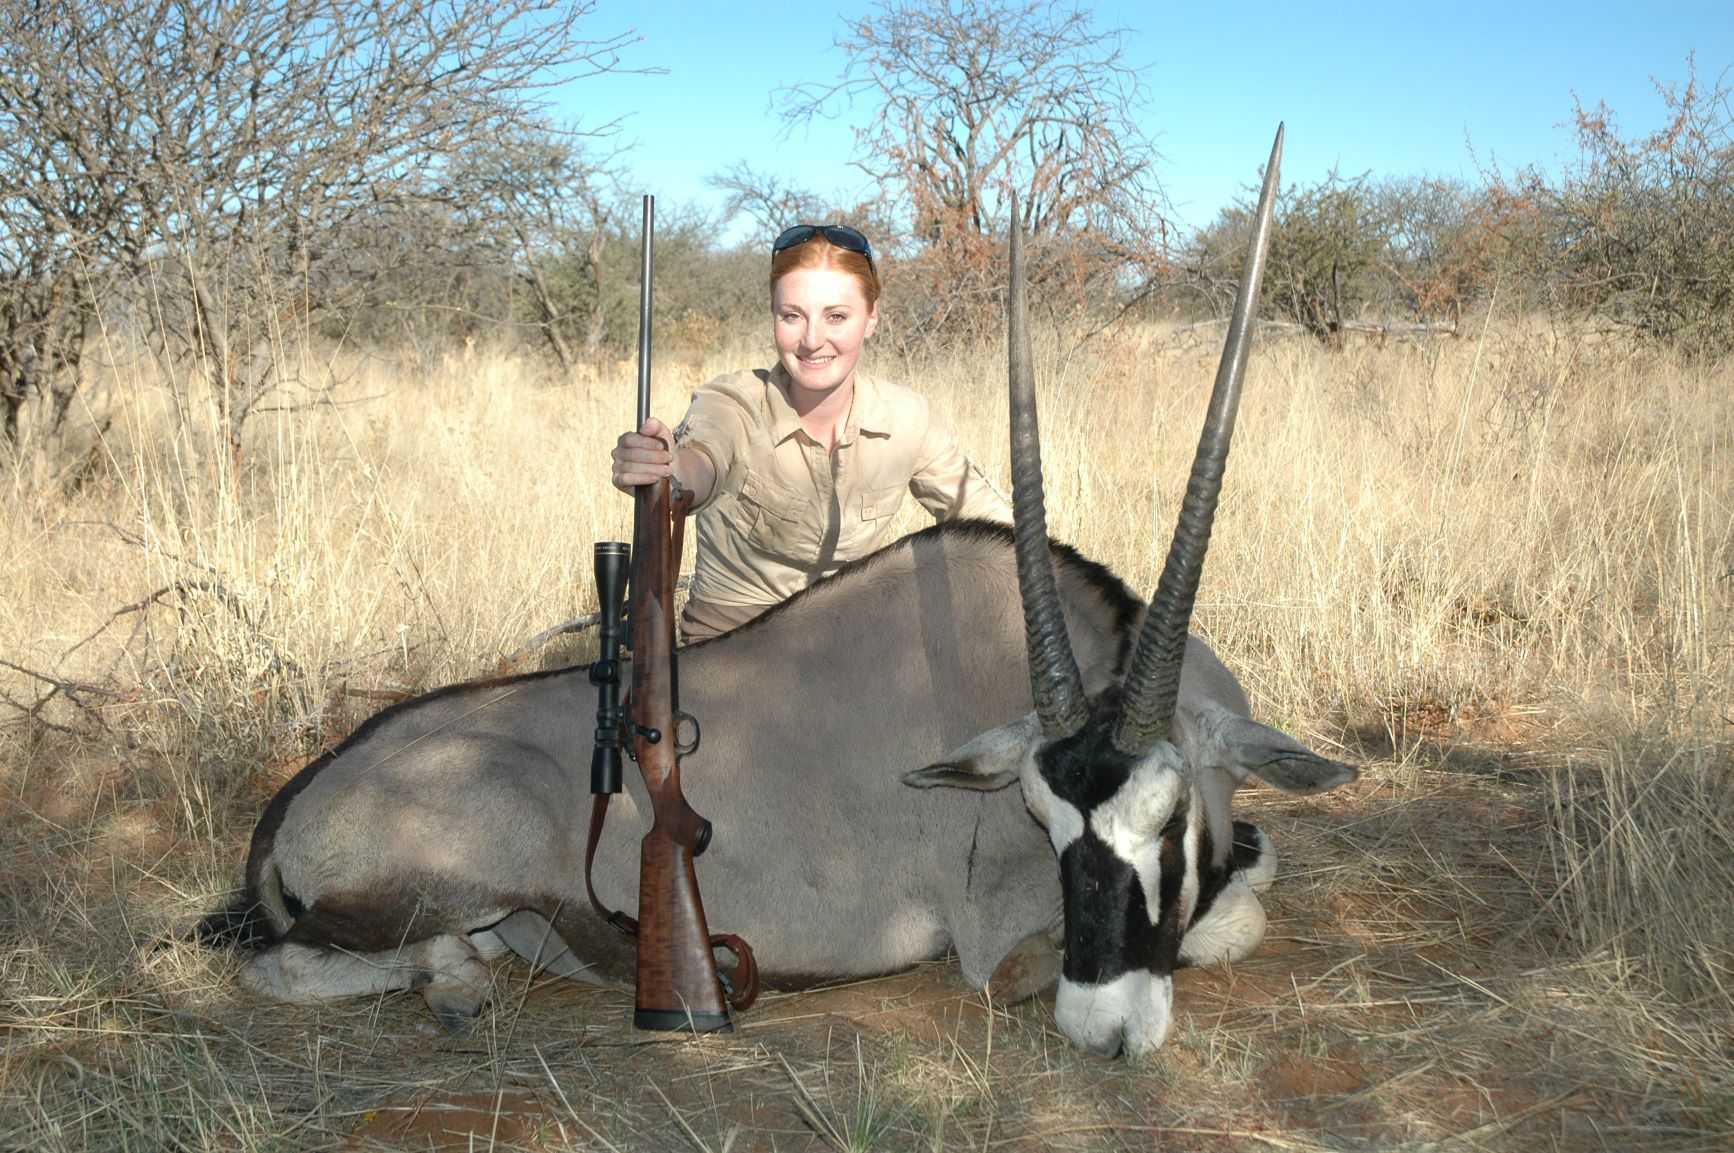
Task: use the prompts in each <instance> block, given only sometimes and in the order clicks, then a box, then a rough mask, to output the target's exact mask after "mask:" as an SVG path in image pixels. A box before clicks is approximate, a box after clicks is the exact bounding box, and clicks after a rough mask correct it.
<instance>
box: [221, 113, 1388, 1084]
mask: <svg viewBox="0 0 1734 1153" xmlns="http://www.w3.org/2000/svg"><path fill="white" fill-rule="evenodd" d="M1281 146H1282V135H1281V132H1280V130H1279V132H1278V135H1277V141H1276V146H1275V148H1274V149H1273V151H1272V154H1271V160H1270V165H1269V167H1268V168H1267V170H1266V176H1265V184H1264V191H1263V194H1262V198H1261V201H1260V209H1259V216H1258V226H1257V228H1256V229H1255V235H1254V239H1253V242H1252V245H1251V249H1250V251H1249V255H1248V258H1247V270H1246V274H1245V275H1244V276H1243V277H1242V283H1241V289H1240V297H1239V299H1238V300H1237V302H1236V306H1235V314H1234V318H1233V320H1232V322H1231V325H1230V330H1229V336H1228V341H1227V346H1226V347H1225V350H1224V354H1223V361H1222V365H1221V367H1220V369H1219V371H1218V375H1217V381H1216V386H1215V391H1214V393H1213V397H1212V401H1211V406H1210V414H1209V416H1208V418H1207V422H1206V427H1205V431H1204V434H1203V437H1202V439H1201V441H1200V449H1199V454H1198V458H1197V461H1196V462H1195V464H1194V466H1193V472H1192V479H1191V482H1190V484H1189V487H1188V490H1187V496H1186V501H1185V507H1184V509H1183V510H1182V512H1181V514H1180V517H1179V521H1178V527H1177V529H1176V532H1175V539H1174V543H1173V546H1172V548H1171V550H1170V553H1169V557H1168V561H1167V565H1166V567H1165V568H1164V571H1163V576H1162V579H1161V582H1160V584H1159V585H1158V588H1157V591H1156V594H1155V597H1154V601H1153V603H1152V604H1151V605H1149V606H1148V607H1147V606H1146V605H1145V603H1144V602H1143V601H1142V600H1141V599H1140V598H1138V597H1137V596H1135V595H1134V594H1133V593H1132V592H1131V591H1130V590H1129V589H1128V588H1127V587H1126V585H1125V584H1124V583H1123V582H1122V581H1121V580H1120V579H1119V578H1118V577H1116V576H1115V575H1114V574H1113V573H1111V572H1109V571H1108V570H1107V569H1106V568H1104V567H1102V566H1101V565H1099V564H1097V563H1095V562H1093V561H1090V560H1088V559H1087V558H1085V557H1083V556H1081V555H1080V554H1078V553H1077V552H1076V551H1074V550H1073V549H1071V548H1069V547H1066V546H1064V545H1060V544H1051V543H1050V542H1049V541H1048V539H1047V532H1046V527H1045V516H1044V512H1043V509H1042V491H1041V462H1040V458H1039V446H1038V444H1037V437H1036V429H1035V407H1034V395H1033V393H1034V382H1033V376H1032V370H1031V366H1030V359H1029V353H1028V338H1027V333H1026V331H1025V319H1024V303H1023V287H1022V270H1021V255H1020V252H1019V240H1018V238H1017V235H1016V232H1017V226H1016V224H1015V212H1014V226H1013V238H1012V258H1011V263H1012V268H1011V286H1012V287H1011V293H1012V295H1011V303H1010V322H1009V323H1010V331H1011V349H1012V354H1011V384H1012V402H1013V455H1014V461H1013V487H1014V497H1015V501H1014V503H1015V507H1016V512H1017V517H1016V520H1017V527H1016V529H1015V532H1014V531H1011V530H1007V529H1005V528H1003V527H1000V526H995V525H989V524H983V523H961V524H960V523H948V524H942V525H938V526H935V527H933V528H930V529H927V530H925V531H922V532H918V533H915V534H913V535H912V536H909V537H906V538H904V539H903V540H901V541H899V542H897V543H895V544H893V545H891V546H889V547H887V548H886V549H884V550H882V551H880V552H879V553H876V554H874V555H873V556H871V557H868V558H866V559H864V560H862V561H860V562H857V563H855V564H853V565H850V566H848V567H846V568H844V569H843V570H841V571H840V572H838V573H836V574H835V575H834V576H832V577H830V578H829V579H826V580H824V581H821V582H819V583H817V584H815V585H814V586H813V587H811V588H809V589H807V590H806V591H804V592H803V593H801V594H799V595H798V596H796V597H794V598H792V599H791V600H789V601H788V602H786V603H784V604H783V605H781V606H779V607H778V608H776V609H774V610H772V611H771V612H769V613H767V614H766V615H764V616H763V617H760V618H759V619H758V620H756V621H754V622H752V623H751V624H748V625H746V626H744V627H742V628H740V629H737V630H735V631H734V632H731V633H728V634H726V635H724V636H721V637H718V638H716V639H714V640H710V641H706V642H703V643H700V644H696V645H693V646H690V647H688V648H686V649H684V650H682V653H681V708H682V709H683V711H685V712H687V713H690V714H692V715H693V716H695V717H697V718H699V719H700V720H701V722H702V723H703V725H704V733H703V742H702V745H701V746H700V747H699V748H698V749H697V750H696V751H695V752H693V753H692V754H690V755H689V756H688V757H687V758H686V761H685V763H684V765H683V780H684V784H685V788H686V794H687V797H688V799H689V800H690V801H691V803H692V805H693V807H694V808H696V809H697V810H698V811H699V812H700V813H702V814H704V815H705V816H706V817H707V818H708V819H709V820H710V821H711V823H712V825H713V826H714V828H715V838H714V840H713V842H712V844H711V845H710V847H709V849H708V851H706V852H705V854H704V856H703V857H701V858H700V859H699V862H698V870H699V879H700V882H701V885H702V887H703V892H704V899H705V906H706V910H707V913H708V916H709V920H710V923H711V925H713V926H716V927H719V928H722V929H726V930H727V931H728V932H731V933H736V934H739V935H740V936H742V937H744V938H745V939H747V940H748V941H750V942H751V943H752V945H753V947H754V949H755V951H756V953H757V956H758V962H759V966H760V969H761V971H762V972H763V974H764V975H765V977H766V979H767V980H768V981H771V982H772V983H785V984H787V983H796V982H800V981H803V980H810V979H820V978H839V977H849V976H865V975H871V974H878V973H885V972H890V971H893V970H896V969H899V968H904V967H907V966H909V965H912V964H914V963H916V962H918V961H922V960H926V959H930V958H934V957H938V956H941V955H943V954H944V953H945V952H946V950H948V949H950V950H954V951H955V953H956V956H957V960H958V964H959V967H960V968H961V970H962V975H963V978H964V980H965V981H966V982H967V983H969V984H970V985H972V986H975V987H978V988H980V987H994V988H995V989H996V992H998V993H999V994H1000V995H1001V996H1005V997H1012V998H1015V997H1017V996H1019V995H1027V994H1029V993H1033V992H1035V991H1037V987H1040V986H1041V985H1043V984H1045V983H1047V982H1051V981H1052V980H1053V978H1054V976H1055V973H1054V970H1055V969H1056V968H1058V969H1059V970H1060V972H1059V980H1060V987H1059V992H1058V995H1057V1001H1056V1015H1057V1018H1058V1024H1059V1026H1060V1028H1061V1029H1062V1030H1063V1031H1064V1032H1065V1034H1066V1036H1067V1037H1069V1038H1070V1039H1071V1040H1072V1041H1073V1042H1074V1043H1076V1044H1078V1045H1079V1046H1081V1047H1083V1048H1085V1049H1088V1050H1091V1051H1093V1052H1096V1053H1101V1054H1105V1055H1112V1054H1115V1053H1117V1052H1119V1051H1120V1050H1121V1049H1122V1048H1123V1047H1124V1048H1127V1049H1130V1050H1131V1051H1134V1052H1144V1051H1148V1050H1151V1049H1154V1048H1155V1047H1157V1046H1159V1045H1160V1044H1162V1042H1163V1039H1164V1038H1165V1037H1166V1035H1167V1032H1168V1027H1169V1018H1170V1010H1171V1001H1172V973H1173V971H1174V969H1175V967H1176V966H1177V965H1179V964H1183V963H1199V964H1202V963H1209V962H1212V961H1216V960H1220V959H1224V958H1228V959H1234V958H1239V957H1242V956H1244V955H1245V954H1246V953H1248V952H1249V951H1250V950H1251V949H1253V948H1254V947H1255V946H1256V945H1257V944H1258V943H1259V941H1260V939H1261V938H1262V936H1263V932H1264V924H1265V920H1264V913H1263V910H1262V907H1261V905H1260V903H1259V899H1258V897H1257V895H1256V892H1255V890H1258V889H1261V888H1262V887H1264V886H1266V885H1268V884H1269V883H1270V881H1271V878H1272V877H1273V876H1274V873H1275V869H1276V859H1275V851H1274V849H1273V848H1272V846H1271V844H1270V842H1269V840H1268V839H1267V838H1266V837H1265V836H1264V835H1263V834H1262V833H1260V832H1259V831H1258V830H1257V829H1256V828H1254V827H1253V826H1251V825H1247V824H1243V823H1237V822H1235V821H1233V819H1232V817H1231V815H1230V809H1229V801H1230V797H1231V795H1232V794H1233V792H1234V790H1235V788H1236V787H1237V786H1238V785H1240V784H1241V783H1242V782H1243V781H1244V780H1245V779H1246V778H1247V777H1248V776H1257V777H1259V778H1261V779H1262V780H1264V781H1265V782H1266V783H1268V784H1271V785H1274V786H1275V787H1277V788H1279V789H1284V790H1289V791H1295V792H1307V791H1313V790H1318V789H1323V788H1328V787H1330V786H1333V785H1336V784H1340V783H1342V782H1345V781H1348V780H1351V779H1353V778H1354V776H1355V770H1354V769H1352V768H1350V767H1348V766H1347V765H1343V764H1339V763H1337V762H1335V761H1331V760H1328V759H1325V758H1323V757H1320V756H1319V755H1317V754H1315V753H1313V752H1311V751H1310V750H1308V749H1307V748H1305V747H1304V746H1303V745H1301V744H1300V743H1299V742H1297V741H1295V740H1294V739H1292V738H1290V737H1288V736H1286V735H1284V734H1282V733H1280V732H1278V731H1276V730H1274V729H1271V728H1267V727H1266V726H1264V725H1261V724H1258V723H1257V722H1255V721H1253V720H1252V719H1251V718H1250V715H1249V707H1248V703H1247V700H1246V696H1245V694H1244V693H1243V691H1242V690H1241V688H1240V686H1239V684H1238V683H1237V682H1236V680H1235V678H1234V677H1233V675H1232V674H1231V673H1230V672H1229V671H1228V670H1227V669H1226V668H1225V667H1224V666H1223V664H1222V663H1221V662H1220V661H1219V660H1218V659H1217V657H1216V656H1215V654H1214V653H1212V652H1211V650H1210V649H1209V648H1208V647H1207V646H1206V645H1205V644H1204V643H1203V642H1201V641H1199V640H1197V639H1196V638H1192V637H1189V636H1188V634H1187V627H1188V622H1189V619H1190V613H1191V607H1192V601H1193V597H1194V595H1195V593H1196V590H1197V587H1198V586H1197V582H1198V572H1199V569H1200V567H1201V565H1202V562H1203V558H1204V548H1205V546H1206V544H1207V543H1208V537H1209V533H1210V523H1211V520H1212V517H1213V516H1214V509H1215V504H1216V492H1217V487H1218V486H1219V484H1220V481H1221V477H1222V471H1223V465H1224V463H1225V461H1226V457H1227V452H1228V444H1229V438H1230V435H1231V434H1232V430H1233V423H1234V411H1235V403H1236V400H1237V398H1238V394H1239V389H1240V382H1241V378H1242V376H1243V374H1244V371H1245V365H1246V360H1247V357H1248V347H1249V345H1250V341H1251V333H1252V312H1253V303H1254V301H1255V300H1256V290H1257V280H1258V276H1259V273H1260V270H1261V268H1262V265H1263V252H1264V244H1265V239H1266V237H1267V236H1268V233H1269V228H1270V215H1271V200H1272V196H1273V189H1274V187H1275V181H1276V173H1277V164H1278V160H1279V158H1280V154H1281ZM1020 604H1021V606H1022V611H1021V612H1020V611H1019V606H1020ZM594 708H595V698H594V690H593V688H592V686H591V684H590V682H589V680H588V676H587V669H586V668H584V667H576V668H568V669H560V670H556V671H552V672H544V673H536V674H530V675H527V676H517V677H507V678H501V679H495V680H487V681H478V682H473V683H469V684H462V685H456V686H453V687H450V688H445V689H440V690H438V691H436V692H433V693H430V694H428V695H426V696H423V697H419V698H417V699H415V700H411V701H407V702H404V703H402V704H399V705H397V706H395V707H393V708H390V709H387V710H386V711H384V712H382V713H380V714H379V715H377V716H375V717H374V718H372V719H371V720H369V721H368V722H367V723H366V724H364V725H362V726H361V727H360V728H359V729H357V730H356V732H355V733H354V734H353V735H352V736H351V737H350V738H349V739H348V740H347V741H346V742H345V743H344V744H343V745H342V746H341V747H340V748H338V749H336V750H335V751H333V752H331V753H328V754H326V755H325V756H322V757H320V758H319V759H318V760H315V761H314V762H312V763H311V764H309V765H308V766H306V767H305V768H304V769H302V770H301V772H300V773H298V774H297V775H296V776H295V777H294V778H293V779H292V780H290V781H289V782H288V783H287V784H285V785H284V786H283V788H282V789H281V790H280V791H279V792H278V794H277V795H276V796H275V797H274V798H273V799H272V801H271V802H270V804H269V805H268V806H267V808H266V810H265V813H264V815H263V817H262V818H261V819H260V821H259V823H258V826H257V828H256V829H255V830H254V833H253V839H252V845H251V849H250V852H249V855H248V860H247V871H246V889H245V892H244V894H243V895H242V898H241V900H240V902H239V903H238V904H237V905H236V906H235V908H234V909H233V910H230V911H229V912H227V913H219V914H213V915H212V916H211V917H210V918H207V919H206V921H205V923H204V925H203V929H204V931H205V933H206V935H207V936H213V937H221V936H223V935H225V934H228V935H230V936H232V937H233V936H239V935H240V932H241V931H242V930H245V929H248V928H251V929H252V930H255V931H256V937H259V938H263V939H264V941H265V947H264V948H263V950H262V951H260V952H258V953H257V954H256V955H255V956H253V957H252V958H251V959H250V960H249V961H248V962H247V964H246V966H245V968H244V969H243V971H242V976H241V980H242V983H243V984H244V985H246V986H247V987H248V988H249V989H252V990H254V991H256V992H258V993H261V994H264V995H267V996H271V997H275V998H280V999H283V1000H292V1001H297V1000H309V999H316V998H327V997H340V996H347V995H356V994H366V993H378V992H381V991H385V990H393V989H418V990H420V991H421V992H422V993H423V994H424V995H425V996H426V998H427V1001H428V1003H429V1005H430V1006H431V1007H432V1008H433V1010H434V1012H435V1013H436V1014H437V1015H438V1016H439V1018H440V1020H441V1021H442V1022H443V1023H445V1024H446V1025H447V1026H448V1027H449V1028H452V1029H453V1030H455V1031H459V1032H462V1031H466V1030H467V1029H468V1027H469V1026H470V1024H471V1022H472V1021H473V1019H474V1017H475V1016H476V1015H477V1014H478V1013H480V1012H481V1011H482V1009H483V1007H484V1006H485V1004H486V1002H487V999H488V996H489V993H490V990H491V988H492V977H491V970H490V965H489V959H490V958H491V957H493V956H496V955H500V954H503V953H504V952H505V951H506V950H507V949H510V950H512V951H514V952H516V953H518V954H519V955H521V956H523V957H524V958H525V959H526V960H528V961H530V962H531V963H532V964H534V965H538V966H545V967H546V968H548V969H549V970H550V971H552V972H555V973H557V974H561V975H564V976H569V977H574V978H579V979H582V980H587V981H594V982H598V983H604V984H622V983H630V981H631V979H632V973H633V960H632V955H631V951H630V944H629V942H628V941H627V940H626V939H625V938H623V937H622V936H620V935H619V934H618V933H617V932H616V931H615V930H614V929H612V928H610V927H608V926H607V925H606V924H604V923H603V921H602V920H601V919H600V918H599V917H598V916H597V915H596V914H595V913H594V912H593V911H592V909H591V908H590V906H589V903H588V901H587V899H586V896H585V887H584V851H585V834H586V825H587V822H586V815H587V812H588V809H589V805H588V799H589V774H588V771H587V769H588V764H589V760H590V753H591V737H592V732H593V726H594V716H595V713H594ZM626 776H627V785H628V789H627V792H626V793H625V794H623V795H622V796H621V797H620V798H617V801H616V815H615V817H614V819H613V820H612V821H611V822H610V823H609V825H608V826H607V828H606V830H605V833H604V835H603V838H602V841H601V844H600V847H599V849H598V852H597V856H596V867H595V882H596V888H597V892H598V895H599V896H600V898H601V899H602V901H603V902H605V903H606V904H608V905H611V906H613V907H620V906H622V905H630V904H631V903H632V902H634V901H635V900H636V897H635V894H636V892H637V867H638V839H639V837H640V836H641V834H642V830H643V828H644V827H645V825H646V824H647V823H648V818H647V817H646V816H645V815H644V814H646V812H647V807H646V800H645V796H644V793H643V787H642V782H641V781H640V780H639V778H638V775H637V774H636V773H633V772H630V771H629V772H628V773H627V774H626ZM1014 783H1016V784H1018V785H1020V786H1021V787H1020V788H1017V789H1013V788H1010V787H1009V786H1010V785H1012V784H1014ZM911 786H916V787H911ZM1056 854H1057V856H1058V861H1057V863H1056ZM1056 941H1063V945H1064V959H1063V962H1062V963H1059V964H1055V960H1054V953H1053V943H1054V942H1056ZM1044 949H1045V950H1046V954H1045V955H1046V963H1045V965H1044V964H1043V963H1041V958H1042V950H1044ZM1032 950H1033V952H1032ZM1032 956H1033V957H1035V958H1036V962H1035V963H1032V961H1031V958H1032ZM1032 986H1034V987H1032Z"/></svg>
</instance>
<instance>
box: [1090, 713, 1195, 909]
mask: <svg viewBox="0 0 1734 1153" xmlns="http://www.w3.org/2000/svg"><path fill="white" fill-rule="evenodd" d="M1177 765H1178V754H1176V753H1175V752H1174V750H1173V748H1172V747H1171V746H1166V745H1158V746H1157V747H1156V748H1155V749H1154V750H1152V751H1151V753H1150V755H1148V756H1146V757H1145V758H1144V759H1143V760H1141V761H1139V762H1138V765H1137V767H1136V768H1134V769H1133V770H1132V773H1131V775H1130V776H1128V777H1127V778H1126V783H1125V784H1123V785H1121V786H1120V791H1119V792H1117V793H1115V794H1114V795H1113V796H1112V797H1109V798H1108V799H1107V800H1106V801H1104V802H1103V803H1102V804H1100V805H1097V806H1096V808H1095V809H1094V810H1093V811H1092V812H1091V813H1090V828H1091V830H1093V831H1094V832H1095V834H1096V836H1098V837H1100V838H1101V839H1102V843H1103V844H1105V845H1107V846H1108V848H1109V849H1111V850H1113V853H1114V855H1115V856H1116V857H1119V858H1120V859H1121V860H1122V861H1125V862H1126V863H1127V864H1128V865H1131V866H1132V869H1133V871H1135V872H1136V873H1137V874H1138V884H1139V887H1140V888H1142V889H1143V890H1144V908H1145V909H1146V911H1147V912H1148V914H1149V917H1150V922H1151V924H1155V923H1156V921H1157V919H1158V918H1159V917H1160V916H1161V914H1162V909H1161V894H1162V839H1161V832H1162V826H1163V825H1165V824H1167V823H1168V818H1169V817H1170V816H1172V815H1173V813H1174V806H1175V805H1176V804H1177V803H1178V802H1179V799H1180V796H1181V790H1182V789H1183V788H1186V787H1187V786H1186V783H1185V778H1184V777H1182V776H1181V774H1180V772H1179V770H1178V767H1177ZM1199 809H1200V806H1198V805H1194V806H1193V807H1192V812H1191V815H1190V818H1189V820H1188V823H1187V830H1186V860H1187V878H1188V880H1187V884H1188V885H1189V886H1191V887H1192V891H1191V892H1190V893H1186V892H1183V893H1182V895H1181V899H1182V910H1181V911H1182V914H1183V917H1182V920H1181V922H1180V923H1181V924H1182V925H1184V924H1185V923H1186V922H1185V919H1184V917H1185V916H1188V915H1190V913H1191V908H1192V903H1193V902H1195V901H1196V900H1197V896H1198V894H1197V891H1196V884H1197V882H1196V877H1197V875H1198V870H1197V867H1196V861H1197V852H1198V838H1199V835H1200V834H1199V824H1198V818H1199Z"/></svg>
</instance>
